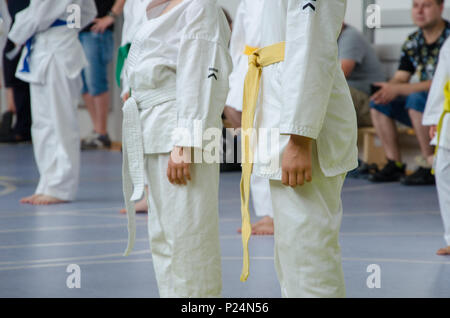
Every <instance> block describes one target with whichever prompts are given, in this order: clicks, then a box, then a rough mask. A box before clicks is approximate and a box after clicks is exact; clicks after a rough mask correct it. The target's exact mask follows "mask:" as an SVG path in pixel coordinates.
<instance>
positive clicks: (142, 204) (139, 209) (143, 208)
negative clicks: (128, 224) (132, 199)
mask: <svg viewBox="0 0 450 318" xmlns="http://www.w3.org/2000/svg"><path fill="white" fill-rule="evenodd" d="M134 208H135V209H136V213H147V212H148V204H147V199H146V198H143V199H142V200H141V201H139V202H137V203H136V204H135V205H134ZM120 213H122V214H126V213H127V209H122V210H120Z"/></svg>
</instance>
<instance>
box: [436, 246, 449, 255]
mask: <svg viewBox="0 0 450 318" xmlns="http://www.w3.org/2000/svg"><path fill="white" fill-rule="evenodd" d="M436 254H437V255H450V246H447V247H444V248H440V249H439V250H438V251H437V252H436Z"/></svg>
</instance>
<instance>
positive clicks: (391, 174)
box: [368, 160, 406, 182]
mask: <svg viewBox="0 0 450 318" xmlns="http://www.w3.org/2000/svg"><path fill="white" fill-rule="evenodd" d="M405 171H406V165H405V164H403V165H402V167H398V166H397V165H396V164H395V161H393V160H388V163H387V164H386V165H385V166H384V168H383V169H381V170H380V171H379V172H375V173H374V174H371V175H370V176H369V178H368V180H369V181H372V182H394V181H399V180H400V179H401V178H402V177H404V176H405Z"/></svg>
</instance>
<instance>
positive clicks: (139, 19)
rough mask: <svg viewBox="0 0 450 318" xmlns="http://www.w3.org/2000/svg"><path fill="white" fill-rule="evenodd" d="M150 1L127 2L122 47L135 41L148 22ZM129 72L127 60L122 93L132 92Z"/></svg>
mask: <svg viewBox="0 0 450 318" xmlns="http://www.w3.org/2000/svg"><path fill="white" fill-rule="evenodd" d="M149 3H150V0H127V1H126V2H125V6H124V8H123V18H124V22H123V28H122V42H121V46H124V45H126V44H128V43H131V42H132V41H133V38H134V36H135V35H136V34H137V33H138V32H139V29H140V27H141V26H142V24H143V23H144V22H145V21H147V6H148V4H149ZM126 72H127V60H125V63H124V66H123V70H122V75H121V78H122V93H121V95H122V96H123V95H124V94H125V93H128V92H129V91H130V87H129V85H128V82H127V81H126V79H127V78H128V76H127V75H126Z"/></svg>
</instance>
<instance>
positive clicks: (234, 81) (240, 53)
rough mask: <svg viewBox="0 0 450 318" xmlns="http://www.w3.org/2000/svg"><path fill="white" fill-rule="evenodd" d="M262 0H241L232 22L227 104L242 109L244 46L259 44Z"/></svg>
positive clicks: (245, 65) (257, 45) (246, 67)
mask: <svg viewBox="0 0 450 318" xmlns="http://www.w3.org/2000/svg"><path fill="white" fill-rule="evenodd" d="M263 8H264V0H241V3H240V4H239V7H238V9H237V13H236V18H235V19H234V22H233V33H232V35H231V42H230V54H231V58H232V59H233V72H232V73H231V75H230V92H229V93H228V98H227V105H228V106H230V107H233V108H234V109H236V110H238V111H242V101H243V99H244V80H245V76H246V75H247V71H248V56H247V55H245V54H244V51H245V46H246V45H248V46H251V47H255V48H258V47H260V46H261V23H262V21H261V19H262V10H263Z"/></svg>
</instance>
